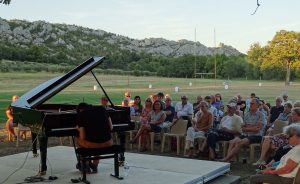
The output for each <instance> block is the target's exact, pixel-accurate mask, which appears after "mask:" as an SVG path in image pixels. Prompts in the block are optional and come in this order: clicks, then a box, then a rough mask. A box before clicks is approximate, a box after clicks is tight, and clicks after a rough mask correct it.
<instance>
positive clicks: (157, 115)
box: [129, 100, 166, 151]
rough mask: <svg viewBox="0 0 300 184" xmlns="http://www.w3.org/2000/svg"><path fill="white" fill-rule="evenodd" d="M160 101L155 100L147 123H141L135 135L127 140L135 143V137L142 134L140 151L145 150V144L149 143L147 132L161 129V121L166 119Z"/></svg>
mask: <svg viewBox="0 0 300 184" xmlns="http://www.w3.org/2000/svg"><path fill="white" fill-rule="evenodd" d="M162 106H163V105H162V102H161V101H159V100H156V101H155V102H154V103H153V108H152V111H151V112H150V118H149V123H148V124H142V125H141V127H140V129H139V131H138V133H137V134H136V136H135V137H134V138H133V139H132V140H130V141H129V143H131V144H132V143H135V142H136V141H137V139H138V138H139V137H140V136H142V145H143V148H142V149H141V151H146V150H147V144H148V143H149V139H150V137H149V132H150V131H152V132H155V133H159V132H160V131H161V129H162V126H163V122H164V121H165V119H166V115H165V113H164V112H163V107H162Z"/></svg>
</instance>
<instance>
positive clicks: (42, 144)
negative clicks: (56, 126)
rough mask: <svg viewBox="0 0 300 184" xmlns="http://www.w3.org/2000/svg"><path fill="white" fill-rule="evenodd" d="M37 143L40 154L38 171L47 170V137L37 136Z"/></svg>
mask: <svg viewBox="0 0 300 184" xmlns="http://www.w3.org/2000/svg"><path fill="white" fill-rule="evenodd" d="M39 144H40V154H41V163H40V164H41V165H40V171H39V172H44V171H47V144H48V137H40V136H39Z"/></svg>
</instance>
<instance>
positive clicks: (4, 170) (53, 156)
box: [0, 146, 230, 184]
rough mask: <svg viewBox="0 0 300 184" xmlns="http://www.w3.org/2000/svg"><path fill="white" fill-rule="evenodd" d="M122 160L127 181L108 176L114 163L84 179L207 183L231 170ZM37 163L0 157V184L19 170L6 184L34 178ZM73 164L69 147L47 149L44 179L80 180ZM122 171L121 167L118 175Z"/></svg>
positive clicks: (170, 160) (130, 157)
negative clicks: (127, 169)
mask: <svg viewBox="0 0 300 184" xmlns="http://www.w3.org/2000/svg"><path fill="white" fill-rule="evenodd" d="M27 156H28V157H27ZM26 158H27V159H26ZM125 158H126V161H127V162H128V165H129V166H130V169H129V174H128V177H127V178H125V179H124V180H117V179H116V178H113V177H111V176H110V173H113V159H105V160H102V161H100V165H99V168H98V173H97V174H90V175H87V179H88V180H89V181H90V182H91V183H104V184H114V183H116V184H140V183H143V184H161V183H166V184H168V183H172V184H183V183H189V184H192V183H203V182H207V181H210V180H211V179H213V178H215V177H218V176H219V175H222V174H223V173H225V172H227V171H229V169H230V164H229V163H222V162H211V161H203V160H195V159H184V158H176V157H165V156H155V155H145V154H135V153H125ZM25 160H26V162H25V164H24V166H23V167H22V164H23V163H24V161H25ZM39 161H40V158H32V153H31V152H30V153H29V154H27V153H20V154H15V155H10V156H5V157H0V183H1V182H3V180H4V179H5V178H6V177H7V176H8V175H10V174H11V173H13V172H14V171H16V170H17V169H18V168H21V169H20V170H18V171H16V172H15V174H13V175H12V176H11V177H10V178H9V179H8V180H7V181H6V182H5V183H8V184H13V183H21V182H23V181H24V179H25V178H26V177H29V176H34V175H35V174H37V171H38V168H39ZM76 162H77V161H76V157H75V153H74V149H73V148H72V147H66V146H57V147H51V148H48V163H47V165H48V171H47V175H46V176H45V178H48V176H50V175H52V176H57V177H58V179H57V180H55V181H53V182H51V183H57V184H66V183H71V181H70V180H71V179H72V178H79V177H80V176H81V175H80V172H79V171H78V170H76V169H75V164H76ZM51 168H52V169H51ZM51 170H52V173H51ZM122 171H123V168H122V167H121V168H120V173H121V174H122ZM44 183H46V182H44ZM47 183H48V182H47Z"/></svg>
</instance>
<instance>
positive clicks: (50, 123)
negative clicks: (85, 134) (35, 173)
mask: <svg viewBox="0 0 300 184" xmlns="http://www.w3.org/2000/svg"><path fill="white" fill-rule="evenodd" d="M104 60H105V57H91V58H89V59H88V60H86V61H85V62H83V63H82V64H80V65H79V66H77V67H75V68H74V69H73V70H71V71H70V72H68V73H67V74H65V75H63V76H59V77H55V78H53V79H50V80H48V81H46V82H44V83H42V84H40V85H39V86H37V87H35V88H33V89H32V90H31V91H29V92H27V93H26V94H24V95H22V96H21V97H20V98H19V99H18V100H17V101H16V102H14V103H12V104H11V108H12V112H13V119H14V122H15V123H20V124H22V125H23V126H27V127H30V128H31V129H32V130H37V129H38V132H37V131H36V132H35V133H36V134H38V135H39V134H42V135H44V137H46V138H47V137H52V136H57V137H60V136H77V135H78V131H77V129H75V126H76V119H77V112H76V107H77V105H75V104H74V105H66V104H43V103H44V102H45V101H47V100H48V99H50V98H51V97H53V96H54V95H55V94H57V93H59V92H60V91H62V90H63V89H65V88H66V87H68V86H69V85H70V84H72V83H73V82H75V81H76V80H78V79H79V78H81V77H82V76H83V75H85V74H86V73H88V72H91V73H92V74H93V76H94V77H95V79H96V81H97V83H98V85H99V86H100V87H101V88H102V90H103V92H104V94H105V95H106V97H107V98H108V100H109V102H110V104H111V106H110V107H111V108H110V109H109V110H107V112H108V114H109V116H110V117H111V119H112V124H113V127H114V128H113V131H115V132H123V131H127V130H131V129H133V128H134V123H133V122H131V120H130V109H129V107H121V106H115V105H114V104H113V103H112V101H111V100H110V98H109V97H108V96H107V93H106V92H105V90H104V89H103V87H102V85H101V84H100V83H99V81H98V79H97V78H96V76H95V74H94V73H93V71H92V69H93V68H95V67H96V66H98V65H99V64H101V63H102V62H103V61H104ZM121 135H122V134H121ZM41 142H42V143H41ZM120 142H121V144H122V143H123V144H124V142H125V138H124V135H123V136H121V141H120ZM41 145H42V147H43V148H41ZM46 149H47V139H46V140H45V139H43V140H40V152H41V159H42V164H43V162H44V164H46V156H43V155H42V154H43V153H42V152H47V151H46ZM45 155H46V154H45ZM42 169H43V168H42ZM44 169H45V168H44Z"/></svg>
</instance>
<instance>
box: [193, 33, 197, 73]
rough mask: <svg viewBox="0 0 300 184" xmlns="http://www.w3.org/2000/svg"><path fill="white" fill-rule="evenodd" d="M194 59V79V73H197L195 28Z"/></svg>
mask: <svg viewBox="0 0 300 184" xmlns="http://www.w3.org/2000/svg"><path fill="white" fill-rule="evenodd" d="M194 57H195V64H194V77H195V78H196V73H197V63H196V28H195V43H194Z"/></svg>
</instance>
